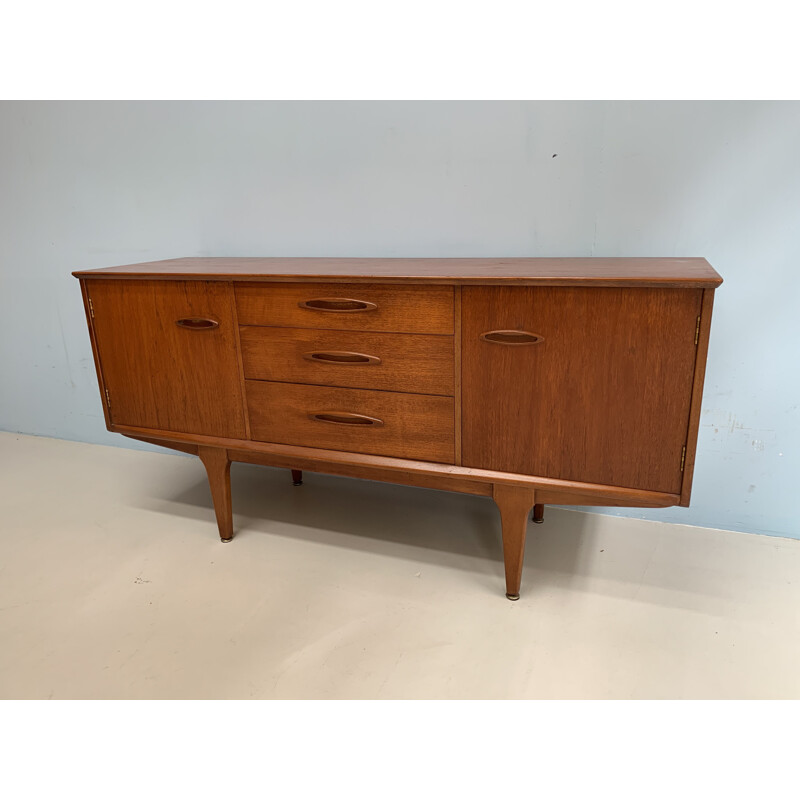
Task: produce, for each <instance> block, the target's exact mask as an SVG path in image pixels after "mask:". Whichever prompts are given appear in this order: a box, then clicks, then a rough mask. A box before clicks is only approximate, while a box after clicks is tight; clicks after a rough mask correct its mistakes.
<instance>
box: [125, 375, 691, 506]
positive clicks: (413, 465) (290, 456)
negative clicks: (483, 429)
mask: <svg viewBox="0 0 800 800" xmlns="http://www.w3.org/2000/svg"><path fill="white" fill-rule="evenodd" d="M342 391H344V390H342ZM111 430H113V431H115V432H116V433H121V434H123V435H125V436H148V437H151V438H154V439H163V440H165V441H167V442H178V443H181V444H183V443H186V442H189V443H193V444H198V445H199V444H207V445H211V446H212V447H224V448H226V449H227V450H228V452H229V453H230V452H233V451H242V452H247V453H258V454H259V455H260V456H263V457H264V458H265V459H266V458H273V457H274V459H275V461H274V463H275V464H276V465H278V466H291V464H292V462H296V463H295V464H294V466H296V467H298V468H303V469H312V467H311V464H312V463H313V464H317V465H318V466H320V467H321V466H323V465H336V466H337V467H339V466H342V467H347V468H350V467H353V468H357V469H363V470H364V474H363V476H362V477H365V478H366V477H368V475H367V472H366V471H367V470H372V469H377V470H379V471H381V472H384V473H386V474H387V475H389V474H391V473H401V475H414V476H416V477H417V478H419V479H420V480H422V479H425V478H427V477H436V478H457V479H458V480H467V481H481V482H486V483H490V484H497V483H507V484H510V485H517V486H530V487H532V488H534V489H535V490H536V492H537V496H538V493H539V491H540V490H546V491H548V492H550V491H553V492H558V493H559V494H566V495H573V496H580V497H590V496H591V497H598V498H600V497H602V498H605V500H620V501H624V504H625V505H629V506H638V505H642V504H644V505H658V506H661V505H675V504H676V503H677V502H678V501H679V500H680V495H678V494H665V493H664V492H649V491H646V490H644V489H628V488H625V487H620V486H604V485H602V484H597V483H582V482H580V481H562V480H559V479H557V478H542V477H536V476H533V477H532V476H530V475H520V474H518V473H511V472H496V471H492V470H486V469H475V468H472V467H457V466H455V465H453V464H446V463H440V464H437V463H434V462H432V461H414V460H411V459H406V458H392V457H387V456H375V455H367V454H364V453H356V452H347V451H343V452H338V451H336V450H322V449H320V448H317V447H301V446H296V445H287V444H275V443H271V442H252V441H251V442H247V441H243V440H241V439H224V438H222V437H220V436H202V435H200V434H196V433H175V432H172V431H154V430H148V429H145V428H133V427H128V426H125V425H112V426H111ZM323 471H324V470H323ZM353 474H355V473H353ZM398 477H400V475H398ZM398 483H403V481H402V480H399V481H398ZM420 485H422V484H420ZM600 505H603V503H600Z"/></svg>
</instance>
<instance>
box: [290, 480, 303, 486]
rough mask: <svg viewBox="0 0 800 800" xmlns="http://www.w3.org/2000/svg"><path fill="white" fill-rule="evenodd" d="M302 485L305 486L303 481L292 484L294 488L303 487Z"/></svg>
mask: <svg viewBox="0 0 800 800" xmlns="http://www.w3.org/2000/svg"><path fill="white" fill-rule="evenodd" d="M302 485H303V481H295V482H294V483H293V484H292V486H302Z"/></svg>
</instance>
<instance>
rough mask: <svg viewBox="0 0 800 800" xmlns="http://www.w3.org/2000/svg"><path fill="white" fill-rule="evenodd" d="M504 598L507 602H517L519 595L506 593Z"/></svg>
mask: <svg viewBox="0 0 800 800" xmlns="http://www.w3.org/2000/svg"><path fill="white" fill-rule="evenodd" d="M506 597H507V598H508V599H509V600H519V595H518V594H508V592H506Z"/></svg>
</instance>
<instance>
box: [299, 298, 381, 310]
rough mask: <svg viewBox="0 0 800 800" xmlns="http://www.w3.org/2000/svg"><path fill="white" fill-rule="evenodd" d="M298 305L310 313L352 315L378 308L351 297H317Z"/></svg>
mask: <svg viewBox="0 0 800 800" xmlns="http://www.w3.org/2000/svg"><path fill="white" fill-rule="evenodd" d="M297 305H299V306H300V308H305V309H308V310H309V311H337V312H339V313H352V312H353V311H374V310H375V309H376V308H377V307H378V306H377V305H376V304H375V303H370V302H369V301H367V300H353V299H352V298H350V297H317V298H316V299H314V300H303V301H302V302H300V303H298V304H297Z"/></svg>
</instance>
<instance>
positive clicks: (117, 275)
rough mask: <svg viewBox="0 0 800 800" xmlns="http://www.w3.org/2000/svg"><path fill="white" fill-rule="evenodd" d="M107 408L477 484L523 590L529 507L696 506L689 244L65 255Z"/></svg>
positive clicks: (274, 453) (140, 429)
mask: <svg viewBox="0 0 800 800" xmlns="http://www.w3.org/2000/svg"><path fill="white" fill-rule="evenodd" d="M73 274H74V275H75V276H76V277H77V278H79V279H80V283H81V289H82V292H83V299H84V306H85V309H86V319H87V322H88V325H89V333H90V337H91V342H92V350H93V353H94V360H95V366H96V369H97V377H98V382H99V385H100V391H101V395H102V402H103V409H104V413H105V420H106V426H107V428H108V429H109V430H110V431H115V432H117V433H121V434H124V435H125V436H129V437H132V438H134V439H140V440H142V441H146V442H152V443H155V444H159V445H163V446H165V447H170V448H173V449H176V450H181V451H183V452H187V453H193V454H196V455H198V456H199V457H200V459H201V460H202V461H203V464H204V465H205V468H206V471H207V473H208V479H209V483H210V486H211V493H212V496H213V500H214V509H215V512H216V516H217V523H218V525H219V531H220V536H221V538H222V541H224V542H229V541H231V539H232V537H233V517H232V509H231V491H230V464H231V462H232V461H244V462H248V463H253V464H266V465H272V466H277V467H286V468H288V469H291V470H292V475H293V479H294V482H295V483H296V484H299V483H300V482H301V476H302V470H304V469H305V470H313V471H317V472H325V473H330V474H334V475H346V476H351V477H357V478H369V479H372V480H381V481H389V482H392V483H401V484H408V485H410V486H424V487H430V488H435V489H445V490H449V491H455V492H467V493H471V494H479V495H486V496H490V497H492V498H494V500H495V502H496V503H497V506H498V507H499V510H500V516H501V521H502V537H503V553H504V560H505V571H506V596H507V597H508V598H509V599H511V600H516V599H517V598H518V597H519V589H520V579H521V576H522V557H523V550H524V546H525V532H526V527H527V522H528V517H529V514H530V512H531V509H532V508H533V509H534V521H541V520H542V518H543V509H544V505H545V504H558V505H593V506H646V507H664V506H672V505H680V506H688V505H689V498H690V492H691V485H692V472H693V468H694V458H695V444H696V441H697V430H698V425H699V417H700V404H701V399H702V394H703V376H704V373H705V365H706V353H707V350H708V338H709V331H710V327H711V308H712V302H713V297H714V289H715V288H716V287H717V286H719V285H720V283H722V279H721V278H720V276H719V275H718V274H717V273H716V272H715V271H714V270H713V269H712V268H711V266H710V265H709V264H708V262H707V261H706V260H705V259H702V258H556V259H544V258H496V259H391V258H390V259H364V258H354V259H345V258H183V259H174V260H169V261H156V262H151V263H146V264H134V265H130V266H123V267H110V268H107V269H98V270H89V271H78V272H75V273H73Z"/></svg>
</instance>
